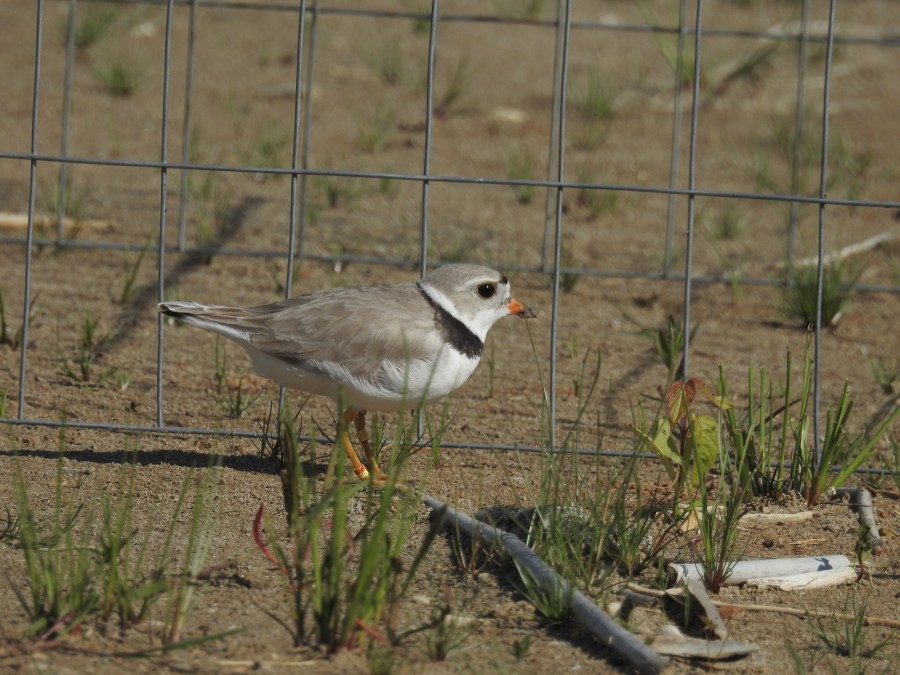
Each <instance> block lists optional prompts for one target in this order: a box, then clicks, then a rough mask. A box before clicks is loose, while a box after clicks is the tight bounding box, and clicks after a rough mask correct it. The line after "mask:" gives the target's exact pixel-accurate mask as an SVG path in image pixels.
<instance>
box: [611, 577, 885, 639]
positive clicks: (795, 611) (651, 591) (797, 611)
mask: <svg viewBox="0 0 900 675" xmlns="http://www.w3.org/2000/svg"><path fill="white" fill-rule="evenodd" d="M627 587H628V589H629V590H632V591H634V592H635V593H641V594H643V595H653V596H656V597H660V598H662V597H665V596H667V595H681V594H683V593H684V589H682V588H676V589H673V590H674V592H673V591H658V590H656V589H655V588H644V587H643V586H640V585H638V584H635V583H629V584H627ZM712 602H713V604H714V605H715V606H716V607H725V608H727V609H730V610H734V611H741V610H745V611H748V612H774V613H776V614H790V615H791V616H812V617H819V618H822V619H829V618H835V619H840V620H841V621H856V615H855V614H848V613H847V612H819V611H816V610H814V609H801V608H799V607H783V606H780V605H736V604H734V603H733V602H723V601H721V600H713V601H712ZM863 623H864V624H865V625H867V626H890V627H891V628H900V619H888V618H885V617H881V616H864V617H863Z"/></svg>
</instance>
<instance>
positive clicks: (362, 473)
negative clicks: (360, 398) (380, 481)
mask: <svg viewBox="0 0 900 675" xmlns="http://www.w3.org/2000/svg"><path fill="white" fill-rule="evenodd" d="M356 418H357V414H356V411H355V410H349V409H348V410H345V411H344V423H343V424H342V425H340V427H339V428H338V435H339V436H340V442H341V443H342V444H343V446H344V452H346V453H347V457H348V458H349V459H350V461H351V462H352V463H353V473H355V474H356V476H357V478H360V479H362V480H365V479H366V478H368V477H369V471H368V469H366V467H365V466H363V463H362V462H360V461H359V456H358V455H357V454H356V450H354V449H353V444H352V443H351V442H350V434H349V433H347V425H348V424H350V422H352V421H354V420H355V419H356ZM357 429H359V426H358V423H357ZM358 435H359V431H357V436H358ZM363 447H364V448H365V446H363ZM379 473H380V471H379Z"/></svg>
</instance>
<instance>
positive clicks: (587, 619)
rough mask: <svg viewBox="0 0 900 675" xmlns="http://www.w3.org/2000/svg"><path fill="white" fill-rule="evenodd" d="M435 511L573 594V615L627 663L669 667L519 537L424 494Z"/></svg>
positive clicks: (556, 589) (643, 668) (645, 668)
mask: <svg viewBox="0 0 900 675" xmlns="http://www.w3.org/2000/svg"><path fill="white" fill-rule="evenodd" d="M422 501H423V502H425V504H427V505H428V506H429V507H430V508H431V509H432V510H433V511H435V512H437V513H441V512H443V517H444V518H445V519H446V520H447V521H449V523H451V524H452V525H453V526H454V527H457V528H459V529H460V530H462V531H463V532H465V533H466V534H468V535H469V536H471V537H476V536H477V537H481V538H482V539H484V540H485V541H487V542H488V543H491V544H496V545H498V546H501V547H502V548H503V549H504V550H505V551H506V552H507V553H508V554H509V555H510V556H512V558H513V559H514V560H515V561H516V563H517V564H519V565H521V566H522V567H524V568H525V569H527V570H528V572H529V573H530V574H531V576H532V577H533V578H534V580H535V581H536V582H537V583H539V584H540V585H541V586H543V587H544V589H546V590H547V591H550V592H553V593H554V594H569V593H571V597H572V607H571V609H572V616H573V617H574V618H575V621H576V622H577V623H578V625H579V626H581V628H583V629H584V630H586V631H588V632H589V633H591V635H593V636H594V637H595V638H597V639H598V640H599V641H600V642H601V643H603V644H604V645H606V646H608V647H609V648H610V649H611V650H612V651H614V652H615V653H616V654H617V655H618V656H619V657H621V658H623V659H625V660H627V661H628V662H629V663H630V664H631V665H632V667H633V668H634V669H635V670H637V671H638V672H641V673H658V672H660V671H661V670H662V669H663V668H665V667H666V666H667V665H668V663H669V662H668V660H667V659H665V658H664V657H662V656H660V655H659V654H658V653H656V652H655V651H653V650H652V649H650V648H649V647H648V646H647V645H645V644H644V643H643V642H642V641H641V640H640V638H638V637H637V636H636V635H634V634H632V633H631V632H630V631H628V630H626V629H625V628H623V627H622V626H620V625H619V624H618V623H616V622H615V621H614V620H613V619H612V618H611V617H610V616H609V615H608V614H606V613H605V612H603V611H602V610H600V608H599V607H597V605H595V604H594V603H593V602H592V601H591V600H590V599H589V598H588V597H587V596H585V595H584V594H583V593H581V592H580V591H578V590H577V589H575V588H573V587H572V586H571V585H570V584H569V582H567V581H566V580H565V579H561V578H560V577H559V576H558V575H557V574H556V572H554V571H553V569H551V568H550V567H549V566H548V565H547V564H546V563H545V562H544V561H543V560H541V559H540V558H539V557H538V556H537V554H536V553H535V552H534V551H532V550H531V549H530V548H528V547H527V546H526V545H525V544H524V543H523V542H522V540H521V539H519V538H518V537H517V536H516V535H514V534H510V533H509V532H504V531H503V530H499V529H497V528H495V527H492V526H491V525H488V524H487V523H484V522H482V521H480V520H476V519H474V518H472V517H471V516H468V515H466V514H465V513H463V512H461V511H457V510H456V509H454V508H453V507H452V506H448V505H447V504H444V503H443V502H441V501H439V500H437V499H435V498H434V497H431V496H429V495H422Z"/></svg>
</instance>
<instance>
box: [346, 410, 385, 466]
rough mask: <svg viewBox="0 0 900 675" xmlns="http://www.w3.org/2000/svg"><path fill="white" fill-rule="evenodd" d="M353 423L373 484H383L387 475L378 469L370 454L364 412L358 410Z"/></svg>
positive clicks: (372, 454) (373, 456) (372, 455)
mask: <svg viewBox="0 0 900 675" xmlns="http://www.w3.org/2000/svg"><path fill="white" fill-rule="evenodd" d="M354 423H355V424H356V437H357V438H358V439H359V444H360V445H361V446H362V449H363V451H364V452H365V453H366V460H367V461H368V462H369V468H370V469H372V473H374V474H375V482H376V483H384V482H385V481H386V480H387V475H386V474H385V473H384V472H383V471H382V470H381V469H380V468H379V467H378V462H376V461H375V454H374V453H373V452H372V444H371V443H369V431H368V430H367V429H366V411H365V410H360V411H359V412H357V413H356V419H355V420H354Z"/></svg>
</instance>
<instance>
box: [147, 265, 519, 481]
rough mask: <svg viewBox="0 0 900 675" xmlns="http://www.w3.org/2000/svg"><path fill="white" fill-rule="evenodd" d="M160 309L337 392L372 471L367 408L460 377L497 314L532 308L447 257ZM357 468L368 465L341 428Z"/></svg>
mask: <svg viewBox="0 0 900 675" xmlns="http://www.w3.org/2000/svg"><path fill="white" fill-rule="evenodd" d="M159 311H160V312H162V313H164V314H168V315H169V316H174V317H176V318H178V319H181V320H182V321H184V322H185V323H188V324H190V325H192V326H198V327H200V328H204V329H206V330H210V331H213V332H215V333H219V334H220V335H224V336H225V337H227V338H229V339H231V340H234V341H235V342H237V343H238V344H239V345H240V346H241V347H243V348H244V349H245V350H246V351H247V354H248V355H249V356H250V360H251V361H252V363H253V366H254V369H255V370H256V372H257V373H259V374H260V375H263V376H265V377H268V378H271V379H272V380H274V381H275V382H277V383H278V384H280V385H282V386H284V387H288V388H290V389H299V390H301V391H306V392H310V393H314V394H322V395H324V396H328V397H330V398H333V399H335V400H338V399H339V398H341V399H342V400H343V402H344V403H345V405H346V406H347V410H346V411H345V413H344V424H345V425H346V424H349V423H350V422H351V421H352V422H354V425H355V426H356V434H357V438H358V439H359V442H360V444H361V445H362V447H363V450H364V451H365V453H366V458H367V460H368V462H369V468H371V469H372V471H373V472H374V473H375V475H376V476H377V478H378V479H379V480H383V478H384V476H383V474H382V473H381V470H380V469H379V468H378V464H377V463H376V461H375V456H374V455H373V453H372V448H371V445H370V444H369V436H368V432H367V431H366V418H365V415H366V411H368V410H378V411H396V410H413V409H416V408H419V407H420V406H422V405H425V404H426V403H430V402H432V401H435V400H438V399H441V398H444V397H445V396H447V395H448V394H449V393H450V392H452V391H453V390H455V389H456V388H457V387H459V386H460V385H462V383H463V382H465V381H466V380H467V379H468V378H469V376H470V375H471V374H472V372H473V371H474V370H475V367H476V366H477V365H478V362H479V361H480V360H481V352H482V349H483V348H484V340H485V338H486V337H487V333H488V330H489V329H490V327H491V326H492V325H494V322H496V321H497V320H499V319H502V318H503V317H504V316H509V315H510V314H513V315H516V316H520V317H522V318H525V319H528V318H532V317H534V316H535V313H534V312H533V311H532V310H531V309H530V308H528V307H526V306H525V305H523V304H522V303H520V302H518V301H517V300H513V299H512V298H511V297H510V295H509V280H508V279H507V278H506V277H505V276H503V275H502V274H500V272H497V271H496V270H492V269H490V268H489V267H482V266H480V265H445V266H444V267H439V268H438V269H436V270H434V271H433V272H432V273H431V274H428V275H427V276H425V277H423V278H422V279H420V280H419V281H417V282H415V283H413V282H408V283H401V284H384V285H380V286H346V287H343V288H331V289H327V290H322V291H317V292H315V293H310V294H308V295H301V296H298V297H295V298H290V299H287V300H280V301H278V302H273V303H269V304H266V305H256V306H253V307H224V306H220V305H200V304H197V303H195V302H163V303H160V305H159ZM340 437H341V442H342V443H343V446H344V449H345V451H346V453H347V456H348V457H349V458H350V461H351V462H352V463H353V470H354V472H355V473H356V475H357V476H359V477H360V478H367V477H368V475H369V473H368V471H367V470H366V467H365V466H363V464H362V463H361V462H360V461H359V457H358V456H357V454H356V452H355V451H354V449H353V445H352V444H351V443H350V439H349V437H348V436H347V434H346V433H343V434H340Z"/></svg>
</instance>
